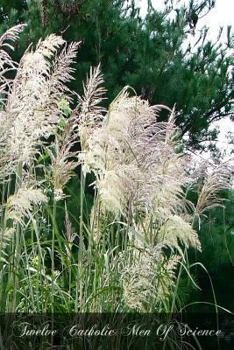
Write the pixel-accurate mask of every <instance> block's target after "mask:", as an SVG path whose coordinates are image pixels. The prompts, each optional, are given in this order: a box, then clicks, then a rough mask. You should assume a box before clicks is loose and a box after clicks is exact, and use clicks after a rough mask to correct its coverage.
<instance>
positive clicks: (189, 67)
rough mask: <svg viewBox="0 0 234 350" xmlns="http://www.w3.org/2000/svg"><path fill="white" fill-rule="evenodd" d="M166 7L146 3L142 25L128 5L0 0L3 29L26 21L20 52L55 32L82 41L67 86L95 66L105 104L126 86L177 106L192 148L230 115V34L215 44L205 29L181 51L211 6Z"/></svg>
mask: <svg viewBox="0 0 234 350" xmlns="http://www.w3.org/2000/svg"><path fill="white" fill-rule="evenodd" d="M168 3H169V2H168V1H166V5H165V9H164V11H158V10H157V11H156V10H154V9H153V8H152V6H150V1H149V8H148V14H147V16H146V18H145V19H144V20H143V19H142V18H141V17H140V15H139V9H138V8H136V6H135V5H134V1H124V0H115V1H109V0H86V1H83V0H66V1H63V0H56V1H52V0H46V1H45V0H44V1H36V0H30V1H23V0H21V1H1V4H2V11H3V12H4V16H3V17H4V18H5V21H4V24H3V25H2V31H3V30H4V29H5V28H6V27H9V26H11V25H12V24H13V23H16V22H18V21H25V22H26V23H27V24H28V28H27V29H26V30H25V34H24V35H23V36H22V39H21V42H20V45H19V47H20V51H21V53H22V52H23V50H25V48H26V47H27V46H28V45H29V44H30V43H31V42H32V41H33V42H34V43H35V42H37V41H38V39H39V38H40V37H44V36H45V35H47V34H49V33H52V32H56V33H60V34H61V33H62V34H63V36H64V38H65V39H66V40H68V41H72V40H75V41H82V44H81V47H80V51H79V57H78V63H77V67H76V68H77V79H76V80H75V82H74V83H73V88H74V89H75V90H76V91H77V92H78V93H81V91H82V86H81V83H80V82H81V81H82V80H83V79H84V78H85V75H86V74H87V72H88V70H89V67H90V65H97V64H98V63H99V62H101V64H102V70H103V72H104V76H105V81H106V88H107V89H108V97H109V99H110V100H112V99H113V98H114V97H115V96H116V94H117V93H118V92H119V91H120V89H121V88H122V87H123V86H125V85H131V86H132V87H133V88H134V89H135V90H136V92H137V93H138V94H141V95H142V96H143V97H144V98H147V99H149V100H150V102H151V103H152V104H157V103H159V104H165V105H168V106H170V107H173V105H174V104H176V109H177V112H178V117H177V122H178V124H179V126H180V127H181V128H182V130H183V134H185V133H188V135H189V143H190V144H192V145H193V146H196V147H199V146H200V145H201V141H203V140H207V139H210V138H212V137H215V133H213V134H211V133H208V132H207V129H208V127H209V125H210V124H211V122H212V121H213V120H217V119H220V118H222V117H224V116H226V115H231V98H232V96H233V92H232V90H231V81H230V77H229V73H230V67H231V55H230V53H229V51H228V46H231V44H232V43H231V32H230V31H229V32H228V33H229V34H228V45H227V46H223V47H222V46H221V44H220V41H219V40H218V42H217V43H216V44H214V43H211V42H210V41H208V40H207V39H206V34H207V33H206V31H204V32H203V34H202V35H201V37H200V40H199V41H198V43H197V44H196V46H195V47H194V48H191V47H188V48H187V49H185V43H186V42H187V39H190V38H192V36H193V33H194V31H195V30H196V27H197V23H198V22H199V18H200V17H201V16H204V15H205V14H206V13H207V12H208V11H209V10H210V9H211V8H212V7H213V5H214V1H204V0H200V1H198V2H196V4H195V3H193V1H190V4H189V6H187V7H180V8H178V6H176V4H173V1H172V5H170V4H169V5H168ZM170 3H171V2H170ZM3 17H2V18H3ZM164 117H165V118H166V117H167V116H166V115H165V116H164V115H162V118H164Z"/></svg>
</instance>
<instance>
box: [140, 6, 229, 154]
mask: <svg viewBox="0 0 234 350" xmlns="http://www.w3.org/2000/svg"><path fill="white" fill-rule="evenodd" d="M185 1H186V0H185ZM180 2H181V1H180ZM138 4H139V5H140V6H141V9H142V15H143V16H144V15H145V13H146V11H147V0H138ZM152 4H153V6H154V7H155V8H156V9H159V8H162V7H163V4H164V0H152ZM204 25H205V26H207V27H208V28H209V38H210V39H213V40H215V39H216V38H217V35H218V33H219V28H220V27H224V28H225V27H227V26H229V25H233V27H234V0H216V5H215V8H214V9H212V10H211V11H210V13H209V14H208V15H207V16H205V17H204V18H202V19H201V20H199V22H198V26H197V30H199V28H201V27H203V26H204ZM225 39H226V31H224V33H223V36H222V40H225ZM175 103H176V101H175ZM214 126H215V127H218V128H219V129H220V134H219V137H218V146H219V147H220V148H222V149H223V148H226V147H228V144H227V138H226V135H227V133H228V132H231V133H233V135H234V122H231V121H230V120H229V118H224V119H223V120H222V121H220V122H216V123H214ZM229 147H230V146H229Z"/></svg>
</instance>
